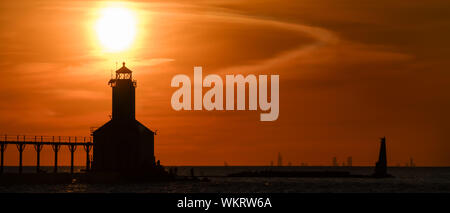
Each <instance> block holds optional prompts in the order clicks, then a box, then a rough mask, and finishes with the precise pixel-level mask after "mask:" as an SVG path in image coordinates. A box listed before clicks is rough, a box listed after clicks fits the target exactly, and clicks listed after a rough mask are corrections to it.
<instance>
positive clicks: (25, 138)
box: [0, 135, 93, 174]
mask: <svg viewBox="0 0 450 213" xmlns="http://www.w3.org/2000/svg"><path fill="white" fill-rule="evenodd" d="M9 144H13V145H16V147H17V150H18V151H19V173H22V167H23V166H22V153H23V151H24V150H25V147H26V146H27V145H32V146H33V147H34V150H35V151H36V170H37V172H41V170H40V153H41V151H42V148H43V146H45V145H48V146H51V147H52V149H53V152H54V153H55V161H54V163H55V166H54V172H55V173H57V172H58V152H59V150H60V148H61V146H66V147H68V149H69V151H70V172H71V173H73V169H74V165H73V156H74V153H75V151H76V149H77V147H78V146H82V147H83V148H84V150H85V151H86V171H89V170H90V164H91V161H90V159H89V152H90V150H91V149H92V147H93V142H92V137H90V136H89V137H84V136H30V135H1V136H0V174H2V173H3V170H4V152H5V151H6V148H7V145H9Z"/></svg>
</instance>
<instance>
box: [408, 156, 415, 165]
mask: <svg viewBox="0 0 450 213" xmlns="http://www.w3.org/2000/svg"><path fill="white" fill-rule="evenodd" d="M409 166H410V167H416V164H415V163H414V159H413V158H409Z"/></svg>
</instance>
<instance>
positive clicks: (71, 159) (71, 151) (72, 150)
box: [69, 141, 77, 174]
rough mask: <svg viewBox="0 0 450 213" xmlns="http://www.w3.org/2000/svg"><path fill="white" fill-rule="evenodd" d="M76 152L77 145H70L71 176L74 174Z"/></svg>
mask: <svg viewBox="0 0 450 213" xmlns="http://www.w3.org/2000/svg"><path fill="white" fill-rule="evenodd" d="M75 142H76V141H75ZM75 150H77V146H76V145H75V144H70V145H69V151H70V174H73V154H74V152H75Z"/></svg>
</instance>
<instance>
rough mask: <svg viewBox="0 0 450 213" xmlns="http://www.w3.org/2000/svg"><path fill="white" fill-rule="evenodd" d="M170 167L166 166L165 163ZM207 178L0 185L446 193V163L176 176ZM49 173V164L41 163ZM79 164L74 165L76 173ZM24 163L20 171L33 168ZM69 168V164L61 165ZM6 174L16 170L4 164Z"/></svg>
mask: <svg viewBox="0 0 450 213" xmlns="http://www.w3.org/2000/svg"><path fill="white" fill-rule="evenodd" d="M169 168H170V167H169ZM191 168H194V175H196V176H211V177H209V179H210V181H209V182H184V181H175V182H159V183H146V184H115V185H106V184H54V185H11V186H1V185H0V192H26V193H47V192H51V193H53V192H112V193H114V192H136V193H171V192H176V193H185V192H186V193H195V192H214V193H216V192H450V168H449V167H415V168H407V167H392V168H389V170H388V171H389V173H390V174H392V175H394V176H395V178H387V179H370V178H236V177H216V176H225V175H227V174H230V173H235V172H240V171H249V170H251V171H258V170H286V171H317V170H319V171H325V170H328V171H350V172H351V173H352V174H367V175H369V174H371V173H372V171H373V167H234V166H230V167H222V166H217V167H177V170H178V172H177V173H178V175H180V176H190V169H191ZM43 169H45V170H47V171H49V172H50V171H52V170H53V168H52V167H43ZM80 169H83V167H77V168H76V171H78V172H79V171H80ZM34 171H35V168H34V167H24V172H34ZM59 171H61V172H64V171H65V172H68V171H69V167H59ZM5 172H9V173H12V172H17V168H16V167H7V168H6V171H5Z"/></svg>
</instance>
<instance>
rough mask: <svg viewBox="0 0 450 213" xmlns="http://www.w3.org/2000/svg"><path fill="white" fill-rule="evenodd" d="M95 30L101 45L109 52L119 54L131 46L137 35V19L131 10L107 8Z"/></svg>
mask: <svg viewBox="0 0 450 213" xmlns="http://www.w3.org/2000/svg"><path fill="white" fill-rule="evenodd" d="M95 29H96V31H97V36H98V39H99V40H100V43H101V44H102V46H103V47H104V48H105V49H106V50H107V51H108V52H119V51H123V50H125V49H127V48H129V47H130V46H131V43H132V42H133V40H134V37H135V35H136V19H135V16H134V14H133V12H132V11H131V10H129V9H125V8H119V7H110V8H105V9H103V10H102V11H101V17H100V18H99V19H98V20H97V23H96V26H95Z"/></svg>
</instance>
